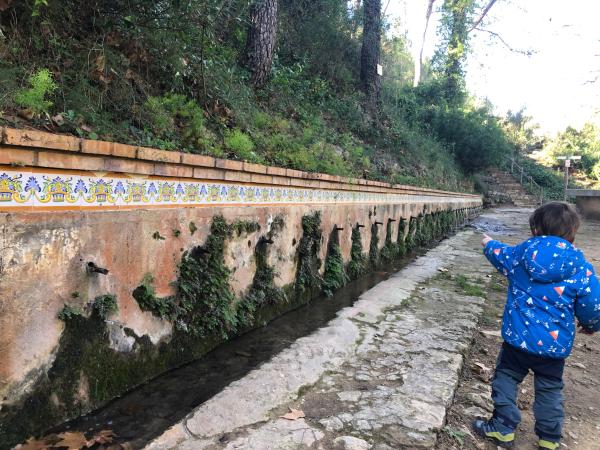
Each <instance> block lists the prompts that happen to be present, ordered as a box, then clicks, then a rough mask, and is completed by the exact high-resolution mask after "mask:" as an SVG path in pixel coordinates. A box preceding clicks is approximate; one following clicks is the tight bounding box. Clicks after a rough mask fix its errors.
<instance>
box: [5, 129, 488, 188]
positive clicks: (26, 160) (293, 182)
mask: <svg viewBox="0 0 600 450" xmlns="http://www.w3.org/2000/svg"><path fill="white" fill-rule="evenodd" d="M0 131H1V140H0V165H1V164H4V165H11V166H16V167H19V166H26V167H40V168H49V169H66V170H78V171H92V172H94V171H96V172H99V171H105V172H113V173H114V172H117V173H118V172H121V173H130V174H138V175H146V176H151V175H156V176H162V177H178V178H198V179H205V180H222V181H238V182H247V183H257V184H275V185H281V186H297V187H307V188H320V189H341V190H351V191H363V192H365V191H367V192H383V193H395V194H398V193H402V194H408V195H410V194H416V195H423V194H429V195H434V196H439V197H449V196H453V197H456V196H457V195H459V196H460V197H467V198H476V199H480V198H481V197H480V196H478V195H473V194H466V193H462V192H461V193H457V192H449V191H443V190H439V189H429V188H420V187H415V186H407V185H391V184H389V183H384V182H381V181H372V180H364V179H360V178H344V177H340V176H336V175H328V174H323V173H312V172H303V171H300V170H294V169H286V168H282V167H272V166H264V165H261V164H254V163H248V162H244V161H234V160H227V159H219V158H213V157H211V156H206V155H196V154H191V153H182V152H177V151H167V150H159V149H155V148H147V147H140V146H134V145H127V144H119V143H116V142H106V141H95V140H89V139H82V138H77V137H74V136H66V135H60V134H53V133H46V132H42V131H37V130H21V129H14V128H8V127H2V128H0Z"/></svg>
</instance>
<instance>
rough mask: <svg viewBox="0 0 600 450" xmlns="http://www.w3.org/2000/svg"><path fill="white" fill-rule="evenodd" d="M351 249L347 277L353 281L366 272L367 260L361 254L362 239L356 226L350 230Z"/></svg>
mask: <svg viewBox="0 0 600 450" xmlns="http://www.w3.org/2000/svg"><path fill="white" fill-rule="evenodd" d="M351 239H352V247H351V248H350V262H349V263H348V275H349V277H350V279H352V280H355V279H357V278H358V277H360V276H361V275H362V274H363V273H365V271H366V268H367V267H366V266H367V258H366V257H365V254H364V253H363V245H362V238H361V235H360V227H359V226H358V224H356V226H355V227H354V228H353V229H352V237H351Z"/></svg>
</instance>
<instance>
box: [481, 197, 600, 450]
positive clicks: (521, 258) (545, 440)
mask: <svg viewBox="0 0 600 450" xmlns="http://www.w3.org/2000/svg"><path fill="white" fill-rule="evenodd" d="M529 225H530V228H531V234H532V235H533V237H531V238H529V239H527V240H526V241H525V242H523V243H521V244H519V245H517V246H515V247H510V246H508V245H506V244H503V243H501V242H499V241H496V240H493V239H492V238H490V237H489V236H484V238H483V240H482V242H481V243H482V245H483V246H484V254H485V256H486V257H487V258H488V260H489V261H490V262H491V263H492V264H493V265H494V267H496V269H498V270H499V271H500V272H501V273H502V274H504V275H505V276H506V277H507V278H508V283H509V286H508V293H507V301H506V306H505V309H504V317H503V319H502V337H503V338H504V343H503V344H502V348H501V350H500V354H499V356H498V362H497V365H496V371H495V374H494V379H493V381H492V399H493V401H494V414H493V416H492V418H491V419H490V420H489V421H487V422H486V421H483V420H476V421H475V422H474V423H473V427H474V429H475V431H476V432H477V434H479V435H480V436H483V437H486V438H488V439H490V440H492V441H494V442H495V443H496V444H497V445H500V446H501V447H505V448H511V447H512V446H513V443H514V438H515V434H514V432H515V429H516V428H517V425H518V424H519V422H520V420H521V415H520V412H519V408H518V407H517V393H518V387H519V384H520V383H521V382H522V381H523V379H524V378H525V376H526V375H527V373H528V372H529V370H531V371H533V373H534V375H535V380H534V383H535V403H534V405H533V411H534V414H535V419H536V425H535V432H536V434H537V435H538V437H539V441H538V446H539V448H540V449H557V448H559V447H560V438H561V432H562V426H563V418H564V412H563V404H562V388H563V380H562V376H563V369H564V366H565V358H566V357H567V356H569V353H570V352H571V347H572V346H573V339H574V338H575V317H577V319H578V321H579V326H581V331H583V332H585V333H588V334H591V333H594V332H595V331H598V330H600V285H599V283H598V279H597V278H596V275H595V271H594V268H593V267H592V265H591V264H590V263H588V262H587V261H586V260H585V258H584V256H583V253H582V252H581V250H579V249H577V248H575V247H574V246H573V241H574V240H575V234H576V233H577V230H578V228H579V225H580V221H579V217H578V215H577V212H576V211H575V210H574V209H573V208H572V207H571V206H570V205H568V204H567V203H562V202H551V203H547V204H545V205H543V206H541V207H539V208H538V209H536V210H535V211H534V213H533V214H532V216H531V217H530V219H529Z"/></svg>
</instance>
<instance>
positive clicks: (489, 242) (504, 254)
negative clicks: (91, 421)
mask: <svg viewBox="0 0 600 450" xmlns="http://www.w3.org/2000/svg"><path fill="white" fill-rule="evenodd" d="M481 245H482V246H483V254H484V255H485V257H486V258H487V259H488V261H489V262H490V263H492V265H493V266H494V267H495V268H496V269H497V270H498V272H500V273H501V274H503V275H505V276H507V275H508V272H509V271H510V270H511V269H512V266H513V260H514V254H515V248H516V247H511V246H509V245H507V244H503V243H502V242H500V241H496V240H494V239H492V238H491V237H489V236H488V235H487V234H484V235H483V239H482V240H481Z"/></svg>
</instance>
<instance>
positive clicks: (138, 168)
mask: <svg viewBox="0 0 600 450" xmlns="http://www.w3.org/2000/svg"><path fill="white" fill-rule="evenodd" d="M104 170H106V171H108V172H121V173H132V174H141V175H152V174H153V173H154V164H152V163H149V162H146V161H136V160H130V159H117V158H106V159H105V160H104Z"/></svg>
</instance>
